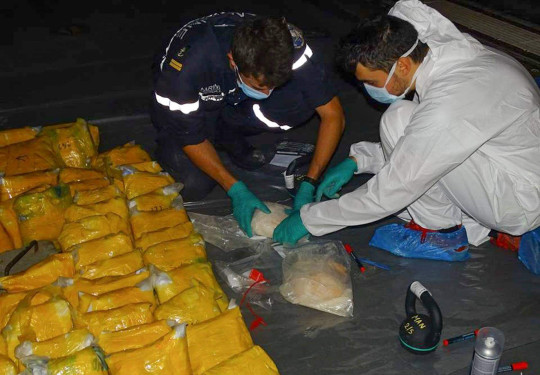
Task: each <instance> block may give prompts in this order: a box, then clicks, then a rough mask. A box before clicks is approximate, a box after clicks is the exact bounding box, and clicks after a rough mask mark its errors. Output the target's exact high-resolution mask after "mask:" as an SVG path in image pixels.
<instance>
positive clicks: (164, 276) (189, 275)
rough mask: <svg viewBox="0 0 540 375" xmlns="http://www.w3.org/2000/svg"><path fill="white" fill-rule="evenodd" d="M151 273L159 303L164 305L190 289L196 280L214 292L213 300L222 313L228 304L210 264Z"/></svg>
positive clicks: (192, 265) (191, 265) (198, 264)
mask: <svg viewBox="0 0 540 375" xmlns="http://www.w3.org/2000/svg"><path fill="white" fill-rule="evenodd" d="M153 271H154V275H153V279H154V289H155V290H156V293H157V295H158V299H159V302H160V303H165V302H167V301H168V300H170V299H171V298H172V297H174V296H176V295H177V294H178V293H180V292H183V291H184V290H186V289H188V288H191V287H192V286H193V285H194V283H193V280H196V281H197V282H199V283H201V284H203V285H204V286H206V287H207V288H209V289H211V290H213V291H214V298H215V299H216V301H217V303H218V305H219V307H220V309H221V310H222V311H223V310H225V309H226V308H227V306H228V304H229V302H228V300H227V296H226V295H225V293H223V291H222V290H221V287H220V286H219V284H218V282H217V280H216V278H215V276H214V273H213V272H212V266H211V265H210V263H193V264H190V265H187V266H182V267H178V268H175V269H173V270H170V271H168V272H161V271H159V270H156V269H154V270H153Z"/></svg>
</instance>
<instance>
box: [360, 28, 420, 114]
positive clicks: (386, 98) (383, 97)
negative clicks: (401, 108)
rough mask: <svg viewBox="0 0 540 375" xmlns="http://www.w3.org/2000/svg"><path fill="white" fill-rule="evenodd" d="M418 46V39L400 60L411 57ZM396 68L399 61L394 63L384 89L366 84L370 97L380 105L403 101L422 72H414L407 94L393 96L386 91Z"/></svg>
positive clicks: (418, 69) (418, 70) (417, 70)
mask: <svg viewBox="0 0 540 375" xmlns="http://www.w3.org/2000/svg"><path fill="white" fill-rule="evenodd" d="M417 45H418V39H416V42H415V43H414V45H413V46H412V47H411V48H410V49H409V50H408V51H407V52H405V53H404V54H403V55H401V56H400V58H401V57H407V56H409V54H410V53H411V52H412V51H414V49H415V48H416V46H417ZM396 66H397V61H396V62H395V63H394V65H392V69H390V72H389V73H388V78H387V79H386V82H385V83H384V86H383V87H375V86H372V85H368V84H367V83H364V87H365V89H366V91H367V93H368V94H369V96H371V97H372V98H373V99H375V100H376V101H378V102H379V103H385V104H390V103H393V102H395V101H397V100H400V99H403V98H404V97H405V95H407V93H408V92H409V90H410V88H411V86H412V84H413V82H414V80H415V79H416V76H417V75H418V73H419V72H420V67H418V68H417V69H416V72H414V75H413V77H412V79H411V83H410V85H409V87H407V89H406V90H405V92H403V94H401V95H399V96H398V95H392V94H390V93H389V92H388V90H386V85H387V84H388V82H390V78H392V76H393V75H394V72H395V71H396Z"/></svg>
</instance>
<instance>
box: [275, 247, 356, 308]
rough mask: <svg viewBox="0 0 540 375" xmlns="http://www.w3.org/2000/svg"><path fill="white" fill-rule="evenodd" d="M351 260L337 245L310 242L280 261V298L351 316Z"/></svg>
mask: <svg viewBox="0 0 540 375" xmlns="http://www.w3.org/2000/svg"><path fill="white" fill-rule="evenodd" d="M350 268H351V266H350V259H349V256H348V255H347V253H346V252H345V250H344V249H343V247H342V246H341V243H340V242H336V241H330V242H312V243H309V244H307V245H303V246H299V247H297V248H295V249H294V251H290V252H288V253H287V255H286V256H285V259H283V283H282V285H281V287H280V292H281V295H282V296H283V297H284V298H285V299H286V300H287V301H289V302H291V303H294V304H299V305H302V306H306V307H311V308H313V309H316V310H321V311H325V312H328V313H331V314H335V315H339V316H344V317H352V316H353V306H354V305H353V292H352V283H351V276H350Z"/></svg>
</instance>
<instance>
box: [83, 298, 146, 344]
mask: <svg viewBox="0 0 540 375" xmlns="http://www.w3.org/2000/svg"><path fill="white" fill-rule="evenodd" d="M150 307H151V305H150V304H149V303H132V304H129V305H125V306H121V307H117V308H116V309H110V310H102V311H92V312H89V313H84V314H81V315H80V316H79V317H78V320H77V324H78V325H80V326H83V327H86V328H88V330H89V331H90V332H91V333H92V334H93V335H94V336H96V337H97V336H99V334H100V333H101V332H103V331H105V332H107V331H119V330H121V329H126V328H129V327H133V326H136V325H139V324H146V323H151V322H153V321H154V317H153V316H152V311H151V310H150Z"/></svg>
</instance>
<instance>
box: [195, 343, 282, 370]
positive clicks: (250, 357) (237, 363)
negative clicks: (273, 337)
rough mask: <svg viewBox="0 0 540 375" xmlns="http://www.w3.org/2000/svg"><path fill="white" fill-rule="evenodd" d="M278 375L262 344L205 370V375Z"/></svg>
mask: <svg viewBox="0 0 540 375" xmlns="http://www.w3.org/2000/svg"><path fill="white" fill-rule="evenodd" d="M237 374H249V375H278V374H279V371H278V369H277V367H276V365H275V363H274V362H273V361H272V359H271V358H270V357H269V356H268V354H266V352H265V351H264V350H263V349H262V348H261V347H260V346H257V345H256V346H254V347H252V348H251V349H248V350H245V351H243V352H242V353H240V354H237V355H235V356H234V357H231V358H229V359H228V360H226V361H223V362H221V363H220V364H219V365H217V366H215V367H213V368H211V369H210V370H208V371H205V372H204V375H237Z"/></svg>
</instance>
